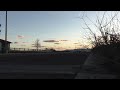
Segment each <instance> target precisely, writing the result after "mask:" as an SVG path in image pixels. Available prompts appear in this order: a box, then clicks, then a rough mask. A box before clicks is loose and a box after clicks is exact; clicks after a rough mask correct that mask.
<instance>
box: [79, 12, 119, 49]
mask: <svg viewBox="0 0 120 90" xmlns="http://www.w3.org/2000/svg"><path fill="white" fill-rule="evenodd" d="M118 13H119V12H114V14H112V12H111V16H110V15H109V14H108V13H107V11H105V12H103V14H102V16H101V17H99V15H96V22H93V21H92V20H91V19H90V18H89V17H88V16H87V15H85V12H84V15H82V17H81V19H82V20H83V22H84V24H85V28H84V27H82V28H83V29H84V30H89V35H88V36H89V40H91V42H92V45H93V47H97V46H100V45H108V44H112V43H117V42H120V34H119V32H118V31H120V28H119V24H120V21H119V19H118V17H117V16H118ZM85 18H86V19H87V20H89V21H90V22H91V23H92V25H93V26H94V28H95V29H96V32H95V31H94V30H93V28H91V27H90V26H89V24H88V22H87V21H86V20H85ZM97 33H99V35H97Z"/></svg>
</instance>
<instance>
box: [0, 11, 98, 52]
mask: <svg viewBox="0 0 120 90" xmlns="http://www.w3.org/2000/svg"><path fill="white" fill-rule="evenodd" d="M83 13H84V12H83V11H8V41H11V42H13V43H12V44H11V48H33V47H32V44H34V42H35V40H36V39H39V40H40V43H41V45H42V46H45V47H47V48H54V49H59V50H62V49H74V48H76V47H78V48H79V47H81V45H84V44H86V43H87V42H86V41H85V40H84V35H85V33H86V31H84V30H83V29H82V28H81V26H84V23H83V21H82V20H81V19H80V18H79V17H81V15H83ZM87 15H88V16H89V18H91V19H92V20H93V19H94V17H95V15H96V14H95V11H89V12H87ZM0 23H1V25H2V26H1V27H0V30H1V33H0V39H4V37H5V36H4V35H5V32H4V31H5V11H0ZM45 40H55V41H59V43H56V42H44V41H45ZM64 40H65V41H64ZM75 43H79V45H76V44H75Z"/></svg>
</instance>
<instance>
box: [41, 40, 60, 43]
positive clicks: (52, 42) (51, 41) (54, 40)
mask: <svg viewBox="0 0 120 90" xmlns="http://www.w3.org/2000/svg"><path fill="white" fill-rule="evenodd" d="M43 42H51V43H53V42H59V41H56V40H44V41H43Z"/></svg>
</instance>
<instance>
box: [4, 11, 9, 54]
mask: <svg viewBox="0 0 120 90" xmlns="http://www.w3.org/2000/svg"><path fill="white" fill-rule="evenodd" d="M7 51H8V50H7V11H6V18H5V53H7Z"/></svg>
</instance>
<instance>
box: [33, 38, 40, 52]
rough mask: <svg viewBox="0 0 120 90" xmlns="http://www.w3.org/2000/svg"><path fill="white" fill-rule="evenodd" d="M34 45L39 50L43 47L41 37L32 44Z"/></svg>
mask: <svg viewBox="0 0 120 90" xmlns="http://www.w3.org/2000/svg"><path fill="white" fill-rule="evenodd" d="M32 45H33V47H35V48H36V50H37V51H38V50H39V48H41V44H40V40H39V39H36V41H35V43H34V44H32Z"/></svg>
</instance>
